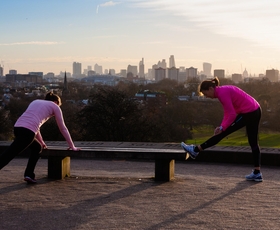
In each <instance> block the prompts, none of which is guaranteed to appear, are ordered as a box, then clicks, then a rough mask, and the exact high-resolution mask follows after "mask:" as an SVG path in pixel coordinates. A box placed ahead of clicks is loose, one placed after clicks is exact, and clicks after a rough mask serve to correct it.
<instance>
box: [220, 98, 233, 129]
mask: <svg viewBox="0 0 280 230" xmlns="http://www.w3.org/2000/svg"><path fill="white" fill-rule="evenodd" d="M219 100H220V102H221V104H222V105H223V108H224V117H223V120H222V123H221V126H222V127H223V130H226V129H227V128H228V127H229V126H230V125H231V124H232V123H233V122H234V120H235V118H236V112H235V109H234V107H233V104H232V101H231V98H230V95H224V94H223V95H221V97H219Z"/></svg>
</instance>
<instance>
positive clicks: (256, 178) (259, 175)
mask: <svg viewBox="0 0 280 230" xmlns="http://www.w3.org/2000/svg"><path fill="white" fill-rule="evenodd" d="M245 178H246V180H253V181H257V182H262V181H263V178H262V173H257V174H254V171H252V172H251V174H249V175H247V176H245Z"/></svg>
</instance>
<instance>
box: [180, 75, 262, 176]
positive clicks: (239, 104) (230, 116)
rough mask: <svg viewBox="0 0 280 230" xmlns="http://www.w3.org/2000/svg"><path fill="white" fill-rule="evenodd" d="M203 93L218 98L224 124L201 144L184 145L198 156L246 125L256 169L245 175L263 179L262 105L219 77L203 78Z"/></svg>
mask: <svg viewBox="0 0 280 230" xmlns="http://www.w3.org/2000/svg"><path fill="white" fill-rule="evenodd" d="M200 92H201V93H203V94H204V96H206V97H208V98H212V99H213V98H218V100H219V101H220V102H221V104H222V106H223V109H224V117H223V120H222V122H221V125H220V126H219V127H217V128H216V129H215V130H214V136H212V137H211V138H210V139H208V140H207V141H205V142H204V143H202V144H201V145H197V146H195V145H186V144H185V143H184V142H182V143H181V146H182V147H183V148H184V150H185V151H186V152H188V153H189V155H190V156H191V157H192V158H193V159H195V158H196V156H197V155H198V154H199V152H200V151H202V150H204V149H207V148H209V147H211V146H213V145H216V144H217V143H218V142H220V141H221V140H222V139H223V138H224V137H226V136H228V135H229V134H231V133H233V132H235V131H236V130H238V129H241V128H242V127H246V131H247V136H248V142H249V145H250V146H251V150H252V153H253V159H254V170H253V171H252V173H251V174H249V175H246V176H245V178H246V179H247V180H253V181H262V180H263V179H262V173H261V172H260V161H261V152H260V148H259V143H258V133H259V123H260V119H261V107H260V105H259V103H258V102H257V101H256V100H255V99H254V98H253V97H252V96H250V95H249V94H247V93H246V92H244V91H243V90H241V89H240V88H238V87H236V86H233V85H225V86H219V79H218V78H217V77H216V78H214V79H212V80H206V81H203V82H202V83H201V85H200Z"/></svg>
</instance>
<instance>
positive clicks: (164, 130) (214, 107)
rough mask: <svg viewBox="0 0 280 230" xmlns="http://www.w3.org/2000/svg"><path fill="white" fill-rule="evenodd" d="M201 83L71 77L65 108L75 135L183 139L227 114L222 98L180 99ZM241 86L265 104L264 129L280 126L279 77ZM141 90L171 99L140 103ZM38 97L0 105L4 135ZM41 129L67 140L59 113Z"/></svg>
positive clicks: (0, 126) (0, 132) (3, 136)
mask: <svg viewBox="0 0 280 230" xmlns="http://www.w3.org/2000/svg"><path fill="white" fill-rule="evenodd" d="M220 81H221V85H226V84H232V85H234V83H233V82H232V81H230V80H228V79H220ZM199 83H200V82H198V81H197V79H191V80H189V81H188V82H187V83H185V84H178V83H177V82H176V81H173V80H169V79H164V80H162V81H160V82H158V83H155V84H148V85H145V86H141V85H140V86H139V85H136V84H133V83H130V84H125V83H119V84H118V85H117V86H103V85H95V86H94V87H88V86H85V85H82V84H79V83H69V87H68V88H69V90H70V92H71V94H70V96H68V97H69V98H66V97H65V98H63V97H62V103H63V104H62V106H61V109H62V111H63V114H64V120H65V123H66V125H67V127H68V129H69V132H70V133H71V136H72V138H73V140H74V141H131V142H132V141H135V142H180V141H184V140H186V139H192V130H193V128H194V127H197V126H202V125H208V126H213V128H214V127H216V126H218V125H219V124H220V122H221V119H222V116H223V111H222V106H221V105H220V103H219V102H218V101H217V100H202V101H198V100H189V101H180V100H178V96H182V95H192V93H193V92H195V93H196V94H197V89H198V86H199ZM186 86H187V87H186ZM237 86H238V87H240V88H242V89H243V90H245V91H246V92H247V93H249V94H250V95H252V96H253V97H255V98H256V99H257V100H258V102H259V103H260V104H261V107H262V111H263V116H262V120H261V127H260V128H261V130H271V131H279V130H280V121H279V119H278V114H279V112H280V100H279V99H278V93H279V83H271V82H270V81H268V80H267V79H263V80H261V81H252V82H249V83H239V84H237ZM141 90H150V91H161V92H164V93H165V94H166V97H167V101H168V103H167V104H166V105H165V106H162V105H161V103H159V102H157V101H156V100H154V101H153V102H150V103H141V102H139V100H136V99H135V93H136V92H138V91H141ZM70 98H71V100H75V101H78V100H81V99H88V104H87V105H84V106H81V105H79V104H76V103H67V102H66V101H67V99H70ZM34 99H36V98H24V97H22V98H21V99H11V101H10V103H9V106H8V107H7V108H6V109H1V110H0V140H11V139H12V138H13V124H14V123H15V121H16V120H17V118H18V117H19V116H20V115H21V114H22V113H23V112H24V111H25V109H26V108H27V106H28V105H29V103H30V102H31V101H32V100H34ZM41 133H42V136H43V138H44V140H45V141H63V140H64V139H63V137H62V135H61V134H60V132H59V130H58V127H57V125H56V123H55V119H54V118H51V119H50V120H49V121H48V122H47V123H46V124H45V125H43V126H42V127H41Z"/></svg>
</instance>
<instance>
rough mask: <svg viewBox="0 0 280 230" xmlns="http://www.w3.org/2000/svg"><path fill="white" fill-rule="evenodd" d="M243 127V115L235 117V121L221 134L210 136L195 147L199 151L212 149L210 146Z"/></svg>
mask: <svg viewBox="0 0 280 230" xmlns="http://www.w3.org/2000/svg"><path fill="white" fill-rule="evenodd" d="M244 126H245V120H244V117H243V115H242V114H240V115H238V116H236V119H235V120H234V122H233V123H232V124H231V125H230V126H229V127H228V128H227V129H226V130H225V131H223V132H221V133H220V134H217V135H214V136H212V137H211V138H209V139H208V140H207V141H205V142H204V143H202V144H201V145H199V146H197V147H198V149H199V150H200V151H201V150H204V149H207V148H209V147H212V146H214V145H216V144H218V143H219V142H220V141H221V140H222V139H223V138H225V137H226V136H228V135H229V134H231V133H233V132H235V131H237V130H238V129H241V128H242V127H244Z"/></svg>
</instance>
